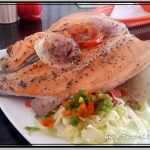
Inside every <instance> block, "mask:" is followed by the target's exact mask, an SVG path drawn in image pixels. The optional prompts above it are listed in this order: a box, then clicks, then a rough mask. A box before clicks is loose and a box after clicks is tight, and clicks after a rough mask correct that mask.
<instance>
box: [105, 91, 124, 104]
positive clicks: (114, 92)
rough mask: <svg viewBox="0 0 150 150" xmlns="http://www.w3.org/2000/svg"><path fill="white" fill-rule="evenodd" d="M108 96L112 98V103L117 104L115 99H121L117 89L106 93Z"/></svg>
mask: <svg viewBox="0 0 150 150" xmlns="http://www.w3.org/2000/svg"><path fill="white" fill-rule="evenodd" d="M108 94H109V95H110V96H111V97H112V102H113V103H114V104H116V103H117V98H118V97H121V92H120V91H119V90H117V89H112V90H109V91H108Z"/></svg>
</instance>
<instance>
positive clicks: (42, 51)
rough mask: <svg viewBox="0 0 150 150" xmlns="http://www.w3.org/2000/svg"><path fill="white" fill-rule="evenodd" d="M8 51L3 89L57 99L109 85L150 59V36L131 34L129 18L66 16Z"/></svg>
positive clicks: (1, 78)
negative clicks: (144, 38) (146, 38)
mask: <svg viewBox="0 0 150 150" xmlns="http://www.w3.org/2000/svg"><path fill="white" fill-rule="evenodd" d="M95 37H96V38H99V37H102V39H101V41H100V43H99V44H96V45H94V46H91V47H88V48H85V47H84V48H83V47H80V43H84V42H85V43H86V42H87V41H88V42H89V41H92V40H93V39H94V38H95ZM8 52H9V57H8V58H7V59H5V60H4V61H3V70H2V71H1V73H0V90H1V91H2V92H4V93H5V94H9V95H20V96H31V97H44V98H48V97H50V96H52V97H55V98H54V99H55V100H56V101H57V98H59V99H60V98H64V97H67V96H69V95H72V94H73V93H75V92H77V91H78V90H80V89H87V90H89V91H95V90H101V91H107V90H109V89H112V88H114V87H116V86H118V85H120V84H122V83H124V82H125V81H127V80H128V79H130V78H132V77H133V76H135V75H136V74H138V73H140V72H141V71H142V70H143V69H145V68H146V67H147V66H148V65H149V64H150V57H149V56H150V42H148V41H141V40H139V39H137V38H136V37H134V36H133V35H131V34H130V33H129V32H128V30H127V28H126V26H125V25H124V24H122V23H119V22H117V21H114V20H112V19H110V18H108V17H103V16H98V15H95V14H93V13H76V14H72V15H69V16H67V17H64V18H62V19H61V20H59V21H57V22H56V23H55V24H53V25H52V26H51V27H50V28H49V29H48V30H46V31H44V32H40V33H36V34H33V35H31V36H29V37H27V38H25V39H24V40H22V41H19V42H17V43H16V44H14V45H13V46H11V47H10V48H9V50H8ZM58 57H59V59H58ZM54 99H50V100H44V101H41V102H40V103H39V104H37V105H38V106H37V107H36V106H35V107H36V108H41V106H42V104H43V103H45V102H46V103H47V102H50V103H51V102H52V101H55V100H54ZM37 102H39V100H38V101H37ZM35 105H36V104H35ZM36 108H35V109H36ZM47 109H48V110H51V109H53V105H49V106H48V108H47ZM41 113H42V114H45V112H41ZM41 113H40V114H41Z"/></svg>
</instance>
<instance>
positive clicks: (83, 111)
mask: <svg viewBox="0 0 150 150" xmlns="http://www.w3.org/2000/svg"><path fill="white" fill-rule="evenodd" d="M79 114H80V116H82V117H88V115H89V113H88V108H87V105H86V103H81V104H80V106H79Z"/></svg>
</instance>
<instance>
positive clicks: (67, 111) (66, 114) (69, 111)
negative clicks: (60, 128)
mask: <svg viewBox="0 0 150 150" xmlns="http://www.w3.org/2000/svg"><path fill="white" fill-rule="evenodd" d="M72 114H73V113H72V110H70V109H68V110H65V111H64V115H65V116H71V115H72Z"/></svg>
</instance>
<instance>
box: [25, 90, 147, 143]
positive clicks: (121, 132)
mask: <svg viewBox="0 0 150 150" xmlns="http://www.w3.org/2000/svg"><path fill="white" fill-rule="evenodd" d="M149 123H150V119H148V117H147V114H146V111H145V109H144V101H140V103H139V101H135V100H131V99H129V97H128V95H127V93H126V92H125V91H123V90H122V91H120V90H118V89H113V90H110V91H108V92H106V93H102V92H94V93H89V92H88V91H87V90H80V91H78V92H77V93H75V94H74V95H73V96H71V97H70V98H69V99H67V100H63V101H62V105H61V106H59V107H58V108H56V109H55V110H54V111H53V112H50V113H49V114H47V115H46V116H45V117H42V118H37V122H36V124H35V127H26V130H28V131H29V132H32V131H37V130H41V131H43V132H45V133H46V134H49V135H51V136H56V137H59V138H64V139H66V140H68V141H69V142H71V143H74V144H137V143H141V144H143V143H148V141H149V138H150V137H149V136H150V135H149V131H150V127H149Z"/></svg>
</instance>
